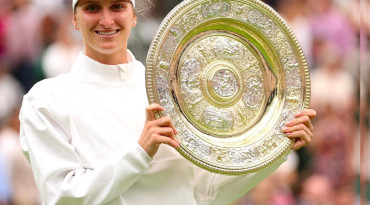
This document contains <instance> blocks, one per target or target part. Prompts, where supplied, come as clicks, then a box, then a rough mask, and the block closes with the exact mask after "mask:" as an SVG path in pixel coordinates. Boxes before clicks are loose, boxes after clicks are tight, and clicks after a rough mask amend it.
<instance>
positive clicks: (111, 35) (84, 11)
mask: <svg viewBox="0 0 370 205" xmlns="http://www.w3.org/2000/svg"><path fill="white" fill-rule="evenodd" d="M73 24H74V26H75V28H76V29H78V30H80V31H81V33H82V36H83V39H84V44H85V52H86V55H87V56H90V57H101V56H110V55H114V54H121V53H122V52H125V50H126V49H127V40H128V38H129V35H130V31H131V28H133V27H134V26H135V25H136V15H135V12H134V9H133V6H132V4H131V2H130V1H129V0H79V2H78V4H77V6H76V10H75V14H74V17H73Z"/></svg>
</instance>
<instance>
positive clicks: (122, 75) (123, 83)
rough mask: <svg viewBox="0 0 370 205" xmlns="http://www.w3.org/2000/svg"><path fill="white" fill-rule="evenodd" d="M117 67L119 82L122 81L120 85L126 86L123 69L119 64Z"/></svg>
mask: <svg viewBox="0 0 370 205" xmlns="http://www.w3.org/2000/svg"><path fill="white" fill-rule="evenodd" d="M117 67H118V72H119V79H120V82H121V83H122V85H124V86H125V87H126V78H125V70H124V69H123V68H121V67H120V66H117Z"/></svg>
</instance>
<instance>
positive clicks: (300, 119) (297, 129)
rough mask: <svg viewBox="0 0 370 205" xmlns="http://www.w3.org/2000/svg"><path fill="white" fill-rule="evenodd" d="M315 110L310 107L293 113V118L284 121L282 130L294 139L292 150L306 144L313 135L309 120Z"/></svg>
mask: <svg viewBox="0 0 370 205" xmlns="http://www.w3.org/2000/svg"><path fill="white" fill-rule="evenodd" d="M315 116H316V111H315V110H312V109H308V110H303V111H300V112H298V113H297V114H295V118H294V119H293V120H292V121H290V122H288V123H286V127H284V128H283V132H284V133H285V134H286V135H287V137H289V138H291V139H293V140H294V141H295V143H294V145H293V146H292V148H291V149H292V150H297V149H300V148H301V147H304V146H306V145H308V144H309V143H310V142H311V140H312V137H313V126H312V123H311V120H312V119H313V118H315Z"/></svg>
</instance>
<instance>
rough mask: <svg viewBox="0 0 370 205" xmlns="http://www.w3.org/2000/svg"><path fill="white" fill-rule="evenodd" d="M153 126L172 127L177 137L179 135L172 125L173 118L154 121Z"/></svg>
mask: <svg viewBox="0 0 370 205" xmlns="http://www.w3.org/2000/svg"><path fill="white" fill-rule="evenodd" d="M152 123H153V126H158V127H170V128H172V130H173V132H174V133H175V135H177V134H178V133H179V132H178V131H177V130H176V128H175V126H174V125H173V123H172V120H171V118H169V117H167V116H166V117H162V118H159V119H157V120H154V121H152Z"/></svg>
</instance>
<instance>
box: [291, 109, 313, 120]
mask: <svg viewBox="0 0 370 205" xmlns="http://www.w3.org/2000/svg"><path fill="white" fill-rule="evenodd" d="M305 115H307V116H308V117H309V118H310V119H311V120H313V119H314V118H315V117H316V111H315V110H313V109H307V110H302V111H299V112H298V113H296V114H295V116H296V117H302V116H305Z"/></svg>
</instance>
